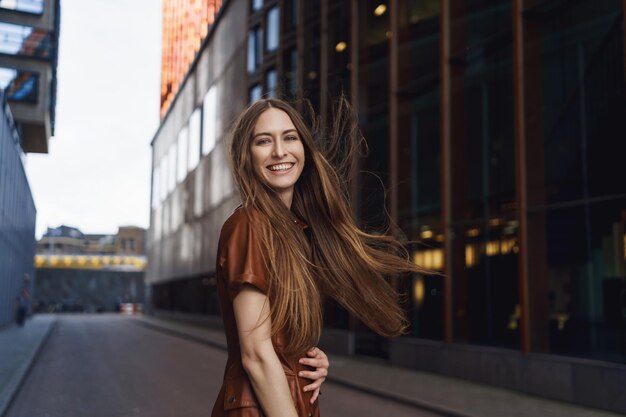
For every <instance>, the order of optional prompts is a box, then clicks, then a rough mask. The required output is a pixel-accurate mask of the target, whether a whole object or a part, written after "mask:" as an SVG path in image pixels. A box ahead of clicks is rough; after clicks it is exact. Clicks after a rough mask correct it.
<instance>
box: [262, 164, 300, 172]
mask: <svg viewBox="0 0 626 417" xmlns="http://www.w3.org/2000/svg"><path fill="white" fill-rule="evenodd" d="M294 165H295V164H294V163H293V162H283V163H280V164H274V165H269V166H268V167H267V169H269V170H270V171H272V172H275V173H277V174H278V173H282V172H286V171H289V170H290V169H291V168H292V167H293V166H294Z"/></svg>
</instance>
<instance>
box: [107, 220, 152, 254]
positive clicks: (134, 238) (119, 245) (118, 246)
mask: <svg viewBox="0 0 626 417" xmlns="http://www.w3.org/2000/svg"><path fill="white" fill-rule="evenodd" d="M145 240H146V230H145V229H142V228H141V227H133V226H127V227H120V228H119V230H118V232H117V235H116V236H115V253H125V254H137V255H143V254H144V253H145Z"/></svg>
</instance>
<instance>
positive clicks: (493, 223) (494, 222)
mask: <svg viewBox="0 0 626 417" xmlns="http://www.w3.org/2000/svg"><path fill="white" fill-rule="evenodd" d="M501 224H502V219H499V218H497V217H496V218H493V219H489V226H500V225H501Z"/></svg>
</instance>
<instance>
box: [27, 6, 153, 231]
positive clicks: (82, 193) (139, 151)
mask: <svg viewBox="0 0 626 417" xmlns="http://www.w3.org/2000/svg"><path fill="white" fill-rule="evenodd" d="M160 47H161V0H132V1H129V0H62V1H61V36H60V52H59V66H58V73H57V74H58V89H57V93H58V96H57V105H56V111H57V115H56V131H55V135H54V137H53V138H51V139H50V141H49V152H48V154H27V156H26V161H25V165H26V173H27V176H28V180H29V182H30V187H31V191H32V193H33V198H34V200H35V206H36V207H37V229H36V236H37V239H39V238H40V237H41V236H42V235H43V233H44V232H45V231H46V230H47V228H48V227H57V226H59V225H61V224H65V225H68V226H74V227H77V228H79V229H80V230H81V231H82V232H83V233H106V234H114V233H116V232H117V228H118V226H124V225H136V226H141V227H146V228H147V227H148V224H149V218H150V217H149V216H150V202H149V197H150V155H151V152H150V141H151V139H152V136H153V135H154V133H155V132H156V129H157V127H158V123H159V82H160V65H161V64H160V58H161V49H160Z"/></svg>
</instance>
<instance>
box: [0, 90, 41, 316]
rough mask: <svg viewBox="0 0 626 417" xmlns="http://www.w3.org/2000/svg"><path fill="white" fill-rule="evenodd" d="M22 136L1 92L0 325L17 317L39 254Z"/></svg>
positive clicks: (34, 214) (33, 207)
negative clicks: (17, 307)
mask: <svg viewBox="0 0 626 417" xmlns="http://www.w3.org/2000/svg"><path fill="white" fill-rule="evenodd" d="M22 156H23V154H22V151H21V149H20V147H19V136H18V135H17V132H16V131H15V129H14V127H13V123H12V119H11V112H10V110H9V108H8V106H7V105H6V104H5V103H4V99H3V97H2V95H1V94H0V327H2V326H3V325H6V324H8V323H9V322H11V320H13V319H14V316H15V297H16V296H17V294H18V291H19V290H20V288H22V286H23V285H24V284H25V283H24V274H29V276H30V277H31V280H30V283H29V285H31V286H32V283H33V280H32V277H33V275H34V270H35V268H34V257H35V247H36V242H35V216H36V210H35V203H34V202H33V197H32V194H31V191H30V186H29V185H28V180H27V179H26V173H25V172H24V166H23V165H22Z"/></svg>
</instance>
